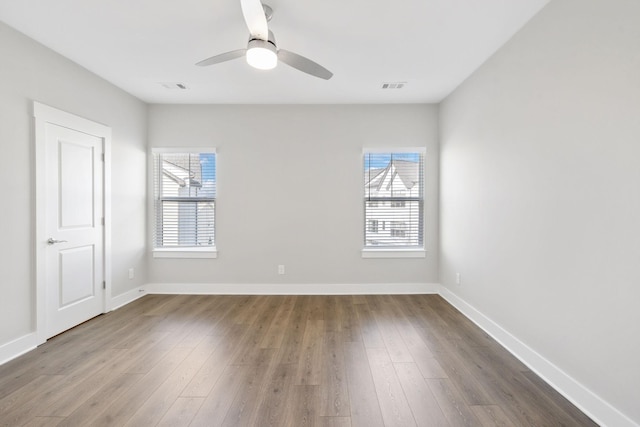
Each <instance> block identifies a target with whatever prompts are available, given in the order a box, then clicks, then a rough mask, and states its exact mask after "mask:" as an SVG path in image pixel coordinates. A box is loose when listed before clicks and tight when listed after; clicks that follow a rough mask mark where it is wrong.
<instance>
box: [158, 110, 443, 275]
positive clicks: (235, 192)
mask: <svg viewBox="0 0 640 427" xmlns="http://www.w3.org/2000/svg"><path fill="white" fill-rule="evenodd" d="M149 143H150V146H151V147H174V146H177V147H180V146H182V147H201V146H212V147H216V149H217V152H218V200H217V206H216V215H217V224H216V232H217V239H216V240H217V242H216V243H217V247H218V251H219V256H218V258H217V259H209V260H203V259H198V260H184V259H151V260H150V263H149V280H150V282H155V283H222V284H234V283H249V284H272V283H286V284H323V283H326V284H335V283H344V284H361V283H426V282H431V283H435V282H437V281H438V257H437V250H438V233H437V227H438V220H437V214H438V212H437V185H438V183H437V176H438V166H437V162H438V143H437V107H436V106H429V105H395V106H363V105H359V106H356V105H353V106H336V105H332V106H309V105H296V106H246V105H245V106H175V105H174V106H168V105H153V106H150V108H149ZM417 146H422V147H426V150H427V151H426V169H427V172H426V178H425V179H426V201H425V207H426V227H425V228H426V237H425V242H426V248H427V251H428V253H427V258H426V260H425V259H362V257H361V252H360V251H361V249H362V244H363V228H362V227H363V216H364V214H363V201H362V200H363V199H362V197H363V189H362V185H363V178H362V149H363V147H417ZM152 212H153V209H152V206H151V205H150V208H149V222H150V224H151V223H152V222H153V221H152ZM278 264H284V265H285V267H286V274H285V275H284V276H279V275H278V274H277V265H278Z"/></svg>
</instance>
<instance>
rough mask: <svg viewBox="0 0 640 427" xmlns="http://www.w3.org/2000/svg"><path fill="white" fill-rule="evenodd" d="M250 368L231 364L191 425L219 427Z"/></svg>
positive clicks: (194, 426) (195, 426) (192, 426)
mask: <svg viewBox="0 0 640 427" xmlns="http://www.w3.org/2000/svg"><path fill="white" fill-rule="evenodd" d="M249 373H250V372H249V369H247V366H245V365H229V366H227V367H226V368H225V370H224V372H222V375H221V376H220V378H219V379H218V380H217V381H216V383H215V385H214V386H213V387H212V389H211V392H210V393H209V395H208V396H207V397H206V398H205V399H204V401H203V402H202V405H201V406H200V409H198V412H197V413H196V415H195V416H194V418H193V421H192V422H191V424H190V426H191V427H219V426H221V425H222V423H223V422H224V419H225V417H226V416H227V413H228V411H229V408H231V404H232V403H233V401H234V400H235V398H236V396H237V394H238V392H239V391H240V388H241V386H242V385H243V384H244V383H245V382H246V377H247V375H249Z"/></svg>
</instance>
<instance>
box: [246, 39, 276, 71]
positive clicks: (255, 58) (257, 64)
mask: <svg viewBox="0 0 640 427" xmlns="http://www.w3.org/2000/svg"><path fill="white" fill-rule="evenodd" d="M247 63H248V64H249V65H251V66H252V67H253V68H257V69H259V70H271V69H273V68H275V67H276V65H278V54H277V52H276V47H275V46H274V45H273V44H272V43H271V42H268V41H265V40H260V39H254V40H249V45H248V46H247Z"/></svg>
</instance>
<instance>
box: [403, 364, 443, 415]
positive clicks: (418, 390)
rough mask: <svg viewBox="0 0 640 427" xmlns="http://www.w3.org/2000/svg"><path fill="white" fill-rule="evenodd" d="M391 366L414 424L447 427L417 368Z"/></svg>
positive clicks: (413, 365)
mask: <svg viewBox="0 0 640 427" xmlns="http://www.w3.org/2000/svg"><path fill="white" fill-rule="evenodd" d="M393 366H394V368H395V370H396V373H397V375H398V380H399V381H400V385H401V386H402V389H403V390H404V394H405V396H406V398H407V402H409V407H410V408H411V412H412V413H413V417H414V418H415V421H416V423H417V424H418V425H419V426H434V427H436V426H437V427H447V426H449V422H448V421H447V418H446V417H445V416H444V413H443V412H442V409H440V405H438V401H437V400H436V398H435V396H434V395H433V392H432V391H431V389H430V388H429V385H428V384H427V383H426V381H425V380H424V378H423V377H422V374H421V373H420V370H419V369H418V366H417V365H416V364H414V363H394V365H393Z"/></svg>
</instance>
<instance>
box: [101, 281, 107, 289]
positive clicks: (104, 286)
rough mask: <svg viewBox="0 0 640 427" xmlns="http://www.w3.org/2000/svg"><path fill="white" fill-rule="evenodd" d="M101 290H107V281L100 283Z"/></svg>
mask: <svg viewBox="0 0 640 427" xmlns="http://www.w3.org/2000/svg"><path fill="white" fill-rule="evenodd" d="M102 289H107V281H106V280H103V281H102Z"/></svg>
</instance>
